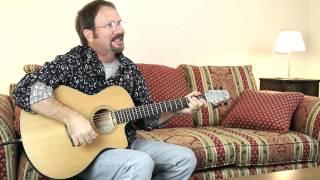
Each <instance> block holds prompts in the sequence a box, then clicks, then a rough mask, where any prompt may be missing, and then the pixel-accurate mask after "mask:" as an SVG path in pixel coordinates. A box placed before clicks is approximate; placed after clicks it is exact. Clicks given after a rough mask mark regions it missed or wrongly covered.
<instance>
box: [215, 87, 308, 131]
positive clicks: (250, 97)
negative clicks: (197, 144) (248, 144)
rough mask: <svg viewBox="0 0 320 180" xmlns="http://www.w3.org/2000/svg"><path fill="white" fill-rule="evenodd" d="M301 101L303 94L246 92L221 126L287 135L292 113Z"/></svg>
mask: <svg viewBox="0 0 320 180" xmlns="http://www.w3.org/2000/svg"><path fill="white" fill-rule="evenodd" d="M302 100H303V94H302V93H298V92H269V91H268V92H264V91H251V90H247V91H244V92H243V94H242V95H241V97H240V98H239V99H238V101H237V102H236V103H235V105H234V107H233V108H232V109H231V111H230V112H229V113H228V115H227V117H226V118H225V119H224V120H223V121H222V123H221V125H222V126H224V127H235V128H246V129H256V130H263V131H275V132H281V133H287V132H288V131H289V126H290V122H291V118H292V115H293V112H294V111H295V109H296V108H297V106H298V104H299V103H300V102H301V101H302Z"/></svg>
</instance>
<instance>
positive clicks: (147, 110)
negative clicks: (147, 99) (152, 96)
mask: <svg viewBox="0 0 320 180" xmlns="http://www.w3.org/2000/svg"><path fill="white" fill-rule="evenodd" d="M148 107H149V106H146V109H147V112H148V115H149V116H150V112H149V109H148Z"/></svg>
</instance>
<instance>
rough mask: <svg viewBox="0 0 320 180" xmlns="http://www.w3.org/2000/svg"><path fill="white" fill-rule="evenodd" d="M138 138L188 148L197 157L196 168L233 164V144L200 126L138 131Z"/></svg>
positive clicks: (234, 152)
mask: <svg viewBox="0 0 320 180" xmlns="http://www.w3.org/2000/svg"><path fill="white" fill-rule="evenodd" d="M137 135H138V138H143V139H148V140H153V141H161V142H166V143H171V144H177V145H180V146H183V147H188V148H190V149H191V150H192V151H193V152H194V153H195V155H196V157H197V162H198V163H197V167H196V169H197V170H203V169H208V168H213V167H221V166H226V165H233V164H234V163H235V160H236V149H235V144H234V143H233V142H232V141H229V140H228V139H226V138H224V136H223V135H221V134H216V133H214V132H213V131H210V130H206V129H202V128H166V129H155V130H153V131H138V133H137Z"/></svg>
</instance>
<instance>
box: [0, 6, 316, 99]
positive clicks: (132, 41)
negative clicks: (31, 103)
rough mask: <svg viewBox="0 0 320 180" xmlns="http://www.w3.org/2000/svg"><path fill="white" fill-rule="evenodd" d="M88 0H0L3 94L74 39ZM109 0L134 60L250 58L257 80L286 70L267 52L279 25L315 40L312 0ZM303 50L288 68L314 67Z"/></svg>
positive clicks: (232, 61) (298, 71) (280, 58)
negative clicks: (30, 66) (25, 72)
mask: <svg viewBox="0 0 320 180" xmlns="http://www.w3.org/2000/svg"><path fill="white" fill-rule="evenodd" d="M87 2H89V1H88V0H82V1H80V0H67V1H66V0H55V1H52V0H28V1H25V0H16V1H9V0H0V23H1V28H0V39H1V42H2V43H1V44H0V53H1V64H2V66H1V70H0V78H1V79H0V93H5V94H7V93H8V87H9V83H10V82H16V81H18V80H19V79H20V78H21V77H22V76H23V71H22V67H23V65H24V64H28V63H36V64H43V63H44V62H45V61H49V60H52V59H53V58H54V57H55V56H56V55H58V54H63V53H65V52H67V51H68V50H69V49H70V48H71V47H73V46H76V45H77V44H79V40H78V37H77V34H76V32H75V30H74V19H75V16H76V13H77V11H78V10H79V9H80V8H81V7H82V6H83V5H84V4H86V3H87ZM113 2H114V3H115V4H116V6H117V8H118V10H119V12H120V15H121V16H122V19H123V20H124V21H127V22H128V23H127V28H126V39H125V43H126V49H125V54H126V55H127V56H128V57H130V58H131V59H133V60H134V61H135V62H138V63H157V64H163V65H168V66H172V67H175V66H177V65H179V64H181V63H185V64H196V65H243V64H253V66H254V74H255V75H256V78H257V80H258V78H259V77H285V76H286V75H287V61H286V58H287V57H286V56H284V55H277V54H274V53H273V52H272V48H273V46H274V43H275V39H276V36H277V33H278V31H279V30H280V29H293V30H299V31H301V32H302V34H303V36H304V37H305V40H306V46H307V48H308V49H309V48H311V47H310V46H311V45H312V46H313V45H317V47H319V42H320V40H319V37H318V38H317V39H313V37H314V36H316V35H317V34H316V31H318V32H319V26H318V25H317V26H316V25H314V24H315V22H316V19H317V20H318V19H319V12H317V11H318V10H319V7H320V5H319V2H318V0H281V1H279V0H197V1H191V0H161V1H159V0H134V1H132V0H117V1H113ZM313 15H315V17H313ZM311 39H312V40H311ZM314 41H315V42H314ZM317 43H318V44H317ZM308 56H309V51H307V52H305V53H299V54H293V55H292V56H291V57H290V59H291V60H292V67H291V70H292V74H293V75H294V76H297V77H302V76H306V75H305V70H306V68H309V67H313V63H315V61H316V58H312V59H308ZM310 56H311V57H313V56H314V55H313V54H310ZM318 61H319V58H318ZM302 67H303V68H302ZM307 76H308V77H313V78H317V77H318V78H319V74H309V75H307ZM316 76H317V77H316Z"/></svg>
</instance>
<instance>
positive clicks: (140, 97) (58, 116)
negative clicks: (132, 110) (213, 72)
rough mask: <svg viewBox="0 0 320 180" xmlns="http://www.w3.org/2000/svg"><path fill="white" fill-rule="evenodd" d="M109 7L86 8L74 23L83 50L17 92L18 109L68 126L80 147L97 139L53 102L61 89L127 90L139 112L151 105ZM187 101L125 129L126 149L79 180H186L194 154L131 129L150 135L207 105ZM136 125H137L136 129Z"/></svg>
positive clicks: (104, 156) (76, 115) (102, 159)
mask: <svg viewBox="0 0 320 180" xmlns="http://www.w3.org/2000/svg"><path fill="white" fill-rule="evenodd" d="M121 24H122V20H121V18H120V16H119V14H118V12H117V10H116V8H115V6H114V5H113V4H112V3H111V2H107V1H103V0H96V1H93V2H91V3H89V4H87V5H86V6H84V7H83V8H82V9H81V10H80V11H79V13H78V16H77V18H76V30H77V33H78V35H79V37H80V40H81V43H82V46H77V47H75V48H73V49H71V50H70V51H69V52H68V53H66V54H64V55H60V56H57V57H56V58H55V59H54V60H53V61H51V62H47V63H45V64H44V66H43V67H42V69H41V70H39V71H38V72H35V73H32V74H28V75H26V76H25V77H24V78H23V79H22V80H21V81H20V82H19V83H18V85H17V88H16V89H15V92H14V97H15V100H16V104H17V105H18V106H20V107H22V108H23V109H24V110H26V111H32V112H35V113H39V114H41V115H44V116H47V117H50V118H52V119H55V120H57V121H60V122H61V123H64V124H65V125H66V127H67V129H68V132H69V135H70V137H71V139H72V141H73V144H74V145H76V146H85V145H86V144H90V143H91V142H92V141H94V139H95V138H96V137H97V136H98V134H97V133H96V132H95V131H94V129H93V128H92V127H91V125H90V123H89V121H88V120H87V119H86V118H85V117H84V116H82V115H81V114H80V112H77V111H75V110H73V109H72V108H71V107H68V106H66V105H64V104H62V103H61V102H59V101H58V100H56V99H55V97H54V93H53V89H54V88H56V87H57V86H59V85H66V86H69V87H72V88H75V89H77V90H79V91H81V92H83V93H86V94H90V95H92V94H96V93H98V92H100V91H101V90H103V89H105V88H106V87H109V86H112V85H119V86H122V87H123V88H125V89H126V90H127V91H128V93H129V94H130V96H131V97H132V99H133V101H134V103H135V105H136V106H138V105H143V104H150V103H152V101H151V99H150V96H149V94H148V90H147V87H146V85H145V82H144V79H143V77H142V74H141V72H140V71H139V70H138V69H137V66H136V65H135V64H134V63H133V62H132V61H131V60H129V59H128V58H127V57H125V56H124V55H123V54H122V51H123V49H124V43H123V38H124V29H123V27H122V26H121ZM196 95H199V93H198V92H192V93H190V94H189V95H187V97H188V101H189V103H188V106H189V107H188V108H185V109H182V110H180V111H177V112H169V113H165V114H161V115H159V116H157V117H152V118H146V119H143V120H138V121H136V122H134V123H128V124H127V125H126V129H125V130H126V135H127V139H128V142H129V147H128V148H127V149H107V150H105V151H103V152H102V153H101V154H100V155H99V156H98V157H97V158H96V159H95V161H94V162H93V163H92V164H91V165H90V166H89V167H88V168H87V169H86V170H85V171H84V172H82V173H81V174H80V175H79V176H80V177H82V178H84V179H139V180H140V179H141V180H144V179H151V178H152V179H179V180H180V179H188V178H189V177H190V175H191V174H192V172H193V170H194V168H195V166H196V158H195V156H194V154H193V152H192V151H191V150H190V149H187V148H184V147H180V146H176V145H173V144H167V143H159V142H153V141H147V140H141V139H136V132H135V129H134V128H133V126H137V127H139V128H143V129H145V130H152V129H153V128H155V127H157V126H158V125H160V124H162V123H164V122H166V121H167V120H168V119H170V118H172V117H173V116H175V115H176V114H182V113H186V114H191V113H194V112H196V111H197V110H199V109H200V108H201V107H202V106H206V105H207V104H206V101H205V100H203V99H197V98H195V97H193V96H196ZM133 124H134V125H133Z"/></svg>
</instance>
